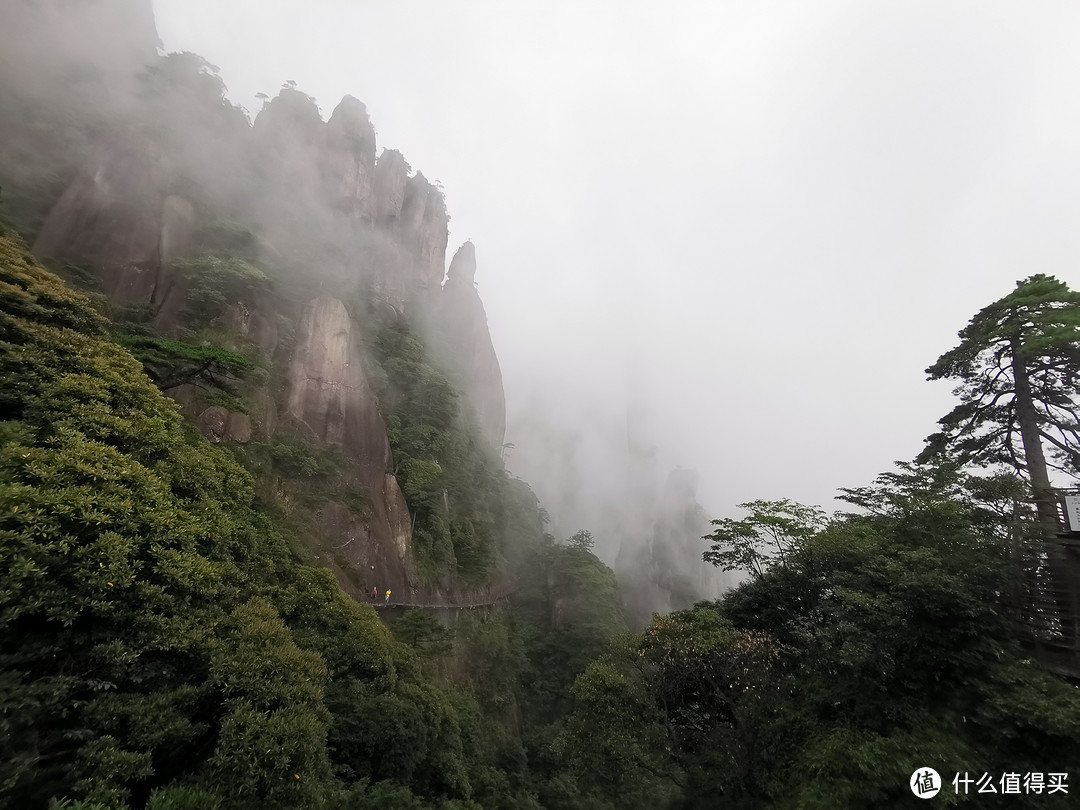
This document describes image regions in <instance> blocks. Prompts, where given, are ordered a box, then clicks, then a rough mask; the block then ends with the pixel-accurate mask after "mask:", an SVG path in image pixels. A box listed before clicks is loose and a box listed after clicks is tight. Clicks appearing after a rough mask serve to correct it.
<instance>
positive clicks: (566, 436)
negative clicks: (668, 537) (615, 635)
mask: <svg viewBox="0 0 1080 810" xmlns="http://www.w3.org/2000/svg"><path fill="white" fill-rule="evenodd" d="M154 12H155V15H156V24H157V34H158V36H159V38H160V43H161V48H162V52H164V53H172V52H181V51H190V52H193V53H195V54H199V55H200V56H202V57H204V58H205V59H206V60H207V61H208V62H209V63H210V64H212V65H213V66H216V67H217V68H219V69H220V72H218V73H216V74H215V75H216V76H219V77H220V79H221V80H222V81H224V83H225V85H226V86H227V88H228V89H227V95H226V98H227V99H228V101H229V102H231V103H232V104H235V105H237V107H239V108H240V109H237V108H236V107H232V106H231V105H229V104H225V105H223V107H222V109H221V110H220V111H219V113H220V115H219V118H218V123H217V126H219V127H221V128H222V130H229V131H240V129H242V128H245V127H247V126H248V122H247V121H244V120H243V119H244V116H245V115H246V117H247V119H248V121H255V120H256V119H257V117H258V114H259V112H260V111H261V110H262V108H263V105H264V103H265V101H264V100H263V99H261V98H260V97H259V95H258V94H260V93H261V94H266V95H267V96H269V97H271V98H274V97H276V96H278V93H279V89H280V88H282V87H287V88H292V87H295V89H286V92H285V94H284V96H285V97H286V98H288V99H291V100H292V102H295V105H294V106H293V107H291V108H289V109H292V111H293V113H295V116H296V117H295V121H293V123H292V124H290V126H295V127H298V128H300V129H303V128H304V127H305V126H311V127H314V126H316V122H315V118H318V117H321V119H322V120H326V119H329V118H330V116H331V113H332V112H333V111H334V109H335V108H336V107H337V104H338V101H339V100H340V99H341V98H342V97H343V96H345V95H347V94H348V95H351V96H354V97H355V98H357V99H359V100H360V101H361V102H363V104H364V105H365V106H366V112H367V113H368V114H369V115H370V116H371V121H372V123H373V124H374V127H375V137H376V138H377V143H378V147H379V149H380V150H382V149H383V148H387V149H392V150H399V151H400V152H401V153H402V154H403V155H404V158H405V160H407V161H408V163H409V165H410V166H412V167H414V168H415V169H416V170H419V171H422V172H423V175H424V176H425V177H426V178H429V179H431V180H432V181H434V182H435V183H436V184H437V185H436V186H432V188H436V187H437V188H439V189H441V190H442V191H443V192H444V193H445V198H446V207H447V210H448V211H449V215H450V223H449V227H450V236H449V252H448V257H449V255H452V254H453V252H454V250H455V249H456V247H457V246H458V245H460V244H461V243H463V242H464V241H466V240H471V241H472V242H473V243H475V245H476V252H477V266H478V270H477V276H476V278H477V283H478V289H479V292H480V294H481V296H482V298H483V302H484V307H485V309H486V313H487V318H488V324H489V327H490V331H491V335H492V341H493V343H494V346H495V349H496V352H497V354H498V357H499V361H500V365H501V368H502V377H503V382H504V386H505V391H506V402H507V431H506V437H505V442H506V446H505V447H504V448H503V454H504V458H505V460H506V463H507V465H508V467H509V469H510V470H511V471H513V472H514V473H516V474H517V475H519V476H521V477H522V478H523V479H525V480H526V481H528V482H529V483H530V484H531V485H532V486H533V488H534V489H535V491H536V492H537V494H538V495H539V497H540V499H541V502H542V503H543V504H544V506H545V508H546V509H547V511H548V513H549V515H550V518H551V524H550V530H551V532H552V533H553V534H555V535H556V536H559V537H564V536H568V535H569V534H571V533H573V532H574V531H576V530H578V529H582V528H585V529H589V530H590V531H592V532H593V533H594V534H595V535H596V539H597V551H598V552H599V553H600V554H601V556H602V557H603V558H604V559H605V560H606V561H608V562H609V563H613V562H614V561H615V560H616V558H617V556H618V554H619V551H620V548H622V547H623V546H624V545H625V544H627V543H629V542H631V541H633V542H646V540H644V539H642V538H646V537H648V536H651V535H652V533H653V527H652V526H651V525H642V524H643V523H644V524H648V523H649V521H650V518H649V517H647V516H643V515H642V513H641V503H642V500H643V498H644V500H646V501H649V502H650V503H653V502H655V503H661V502H662V501H663V499H664V494H663V493H664V488H665V486H666V482H667V481H668V480H669V476H670V475H671V472H672V471H673V470H677V469H682V470H692V471H694V473H695V475H696V478H695V479H694V480H696V491H695V493H694V494H693V498H694V499H696V501H697V502H698V503H700V504H701V507H702V508H703V517H704V518H709V517H720V516H735V515H737V514H738V510H737V509H735V505H736V504H738V503H740V502H743V501H748V500H751V499H756V498H767V499H778V498H784V497H789V498H792V499H794V500H798V501H801V502H804V503H809V504H820V505H823V506H825V507H826V508H834V507H835V506H836V505H837V504H836V503H835V502H834V501H833V500H832V499H833V496H834V494H835V493H836V490H837V488H838V487H841V486H857V485H860V484H864V483H867V482H868V481H869V480H870V479H872V478H873V476H874V475H875V474H877V473H878V472H881V471H883V470H886V469H888V468H889V467H890V466H891V465H892V463H893V462H894V461H896V460H904V459H910V458H912V457H913V456H914V455H915V454H916V453H917V452H918V451H919V449H920V448H921V446H922V440H923V438H924V437H925V436H926V435H928V434H929V433H931V432H933V430H934V429H935V422H936V420H937V418H938V417H939V416H941V415H942V414H944V413H945V412H946V411H947V410H948V409H949V407H950V401H951V398H950V394H949V390H948V387H947V386H946V385H944V384H942V383H938V384H931V383H928V382H926V381H925V374H924V372H923V369H925V368H926V367H927V366H928V365H929V364H931V363H932V362H933V361H934V360H935V359H936V358H937V356H938V355H940V354H941V353H942V352H944V351H945V350H947V349H948V348H950V347H951V346H952V345H953V344H954V341H955V335H956V332H957V331H958V330H959V329H960V328H961V327H962V326H963V325H964V324H965V323H966V322H967V320H968V319H969V318H970V317H971V315H972V314H974V312H976V311H977V310H978V309H979V308H980V307H982V306H983V305H985V304H986V303H988V302H990V301H992V300H994V299H996V298H998V297H1000V296H1001V295H1002V294H1004V293H1005V292H1007V291H1008V290H1009V289H1010V288H1011V287H1012V283H1013V281H1014V280H1016V279H1018V278H1021V277H1023V276H1026V275H1029V274H1030V273H1033V272H1044V273H1052V274H1056V275H1058V276H1059V277H1061V278H1063V279H1065V280H1068V279H1070V278H1071V277H1074V276H1075V270H1074V268H1075V266H1076V258H1077V253H1078V251H1080V233H1078V231H1077V229H1076V228H1075V227H1074V225H1073V223H1074V222H1075V221H1076V218H1077V214H1080V194H1078V191H1077V189H1078V188H1080V184H1077V183H1076V182H1075V180H1076V178H1077V176H1078V175H1080V137H1078V135H1080V108H1078V103H1077V101H1076V99H1075V94H1074V92H1073V86H1074V84H1075V80H1076V78H1077V76H1078V74H1080V54H1077V53H1076V51H1075V48H1074V47H1073V45H1074V43H1075V41H1076V39H1077V36H1078V34H1080V10H1077V9H1076V8H1075V7H1073V6H1071V5H1070V4H1065V3H1025V4H1023V5H1022V6H1021V5H1020V4H1017V3H982V2H980V3H974V2H972V3H950V4H946V5H942V4H939V3H930V2H908V3H903V4H901V3H871V4H866V3H853V2H819V3H814V4H812V5H807V4H797V3H776V2H773V3H759V4H753V5H752V6H748V5H746V4H737V3H724V4H681V5H680V6H679V7H678V8H676V9H668V8H665V9H660V8H658V7H655V6H652V5H647V4H643V3H629V4H621V5H620V7H619V13H617V14H616V13H614V11H613V9H612V7H610V6H609V5H607V4H600V3H594V4H575V5H573V6H571V5H561V4H556V5H551V4H539V3H530V4H514V5H512V6H510V5H505V4H504V5H495V4H490V3H479V2H471V3H455V4H453V5H441V6H436V5H432V4H427V3H418V2H404V3H395V4H385V5H381V6H371V7H368V6H357V5H355V4H346V3H343V2H311V3H305V4H302V5H301V4H290V3H269V2H262V3H258V4H256V3H254V2H234V3H228V4H222V3H210V2H203V1H202V0H185V1H184V2H179V1H178V0H157V2H155V3H154ZM129 24H130V26H132V27H138V26H145V25H146V24H147V21H146V20H130V21H120V20H112V19H111V18H110V19H108V20H104V19H103V22H102V25H101V29H100V30H99V31H98V35H99V36H100V37H106V38H107V37H113V38H115V39H116V43H117V45H116V52H117V54H118V57H117V60H118V68H117V75H119V74H120V73H121V72H122V69H123V66H125V65H127V64H130V62H131V61H132V60H133V59H135V58H136V57H139V58H141V57H144V56H145V55H144V54H135V55H130V54H129V55H128V56H125V55H124V54H125V53H126V51H125V50H124V47H123V43H125V42H128V41H134V40H135V39H136V38H135V37H127V36H126V35H125V31H124V27H125V26H126V25H129ZM81 33H82V32H81V31H76V30H73V31H72V32H71V38H72V48H73V49H75V50H73V51H72V53H73V55H74V56H73V58H75V57H77V55H78V51H77V48H78V45H77V43H78V42H79V41H80V37H81ZM17 57H18V58H15V56H12V57H10V58H9V59H7V61H5V63H4V64H5V66H6V67H5V70H8V69H15V68H14V66H16V65H19V66H20V69H22V70H25V71H26V72H27V74H28V76H29V75H30V74H33V73H34V72H35V71H39V70H43V71H45V74H46V75H44V76H43V78H42V82H43V87H44V86H45V85H47V86H48V87H50V88H54V89H53V90H52V91H51V92H54V93H55V92H57V91H56V90H55V88H56V87H63V86H64V84H63V82H59V81H56V76H57V75H58V73H57V71H59V70H60V67H58V66H56V65H52V66H51V67H50V66H48V65H47V64H46V62H45V61H42V60H40V59H39V60H36V61H35V59H34V58H33V55H32V54H30V53H21V54H18V55H17ZM125 60H126V61H125ZM27 80H29V79H27ZM100 84H102V85H104V86H107V87H109V88H110V93H111V94H112V95H113V96H114V98H113V101H112V102H110V103H111V105H112V106H108V107H105V108H102V109H101V110H99V111H98V112H99V114H100V115H101V116H102V118H103V119H104V118H107V117H108V116H109V115H112V114H113V113H114V111H116V110H122V109H127V108H129V107H130V106H131V105H133V104H134V105H136V106H137V105H138V104H140V103H153V99H152V98H151V99H150V100H149V101H146V100H145V99H144V100H143V101H139V100H138V99H139V95H138V94H139V87H138V86H137V84H136V85H134V86H130V87H129V86H127V85H125V84H123V83H122V82H119V83H117V82H112V81H111V78H110V77H108V76H104V77H100ZM42 92H44V91H42ZM66 92H67V93H68V95H69V96H77V95H78V91H77V90H73V89H72V87H71V86H68V89H67V91H66ZM36 100H37V102H38V103H40V104H41V105H42V106H45V105H46V104H48V103H49V101H50V99H48V98H45V97H42V96H41V95H40V94H39V96H38V98H37V99H36ZM174 102H175V100H174V99H172V98H171V97H170V100H169V103H168V104H166V105H165V107H164V108H163V109H159V110H155V111H154V113H153V115H152V116H151V115H148V116H147V117H148V118H155V119H156V120H162V119H164V120H166V121H167V122H168V127H169V128H170V130H171V132H172V133H173V136H174V137H175V138H176V139H177V140H178V141H179V142H182V143H183V144H185V146H184V147H183V148H184V149H187V150H189V152H190V154H188V156H187V157H186V158H183V161H184V162H185V163H186V164H189V165H190V167H191V168H192V171H193V172H194V174H195V177H194V178H193V179H194V180H195V181H196V182H199V181H206V182H203V183H202V185H203V186H204V187H213V188H215V189H217V192H216V193H218V194H220V195H221V199H219V200H216V204H219V205H222V206H224V207H226V208H230V207H231V208H232V209H233V210H237V211H240V210H243V211H246V212H248V215H249V216H251V217H253V218H254V219H257V220H258V221H260V222H261V223H262V226H261V231H260V238H261V239H262V240H263V244H262V245H261V246H260V250H261V251H262V254H263V256H264V257H266V256H269V257H272V261H273V262H276V263H277V264H278V265H280V266H281V267H285V268H291V269H292V270H295V271H296V272H295V273H294V274H293V275H292V276H291V278H292V279H293V280H294V282H296V283H300V281H298V279H302V278H303V277H304V276H303V270H304V268H310V267H312V266H317V267H318V268H319V270H318V277H319V279H322V280H325V279H329V278H336V279H338V280H342V279H350V278H353V277H354V276H356V275H357V274H359V275H361V276H362V275H363V274H364V273H365V272H366V271H365V268H364V267H358V266H357V264H356V261H357V260H356V257H357V256H363V257H366V258H365V259H364V260H363V261H366V262H368V263H370V264H374V263H379V262H384V263H385V262H390V263H394V262H403V261H405V259H403V258H402V256H401V255H399V253H397V252H396V251H397V250H398V249H397V248H396V247H395V245H394V244H392V243H391V242H388V241H386V239H385V237H383V236H380V235H379V234H378V233H376V232H374V231H370V232H362V233H359V234H358V233H355V232H351V231H349V232H347V231H343V230H341V229H340V228H338V226H337V225H335V224H334V223H336V222H338V221H339V219H338V218H337V213H338V212H335V210H334V207H333V204H332V202H328V201H327V200H325V199H323V198H321V197H319V195H318V194H317V193H316V192H315V191H314V189H315V187H316V186H317V182H316V180H315V179H313V178H312V177H311V176H308V175H307V174H305V172H310V167H311V165H313V160H314V159H313V158H312V157H311V155H305V154H300V153H296V154H293V153H291V152H281V151H279V152H274V151H273V148H274V147H273V145H269V146H267V145H266V144H265V143H264V146H266V148H267V149H269V150H270V152H264V153H262V155H263V158H262V163H261V164H260V162H259V161H258V160H252V158H251V156H250V155H242V154H238V153H237V146H236V143H238V142H237V141H236V140H234V139H230V138H229V137H221V132H220V131H214V130H212V129H211V130H207V128H206V125H205V123H197V122H199V121H202V122H205V121H206V116H205V115H200V116H196V115H193V114H191V111H190V110H186V109H184V108H183V107H182V106H176V105H175V103H174ZM193 103H197V100H193ZM198 103H201V102H198ZM170 105H172V106H170ZM315 105H317V106H315ZM57 106H63V105H61V104H58V105H57ZM282 109H285V107H282ZM188 121H191V122H196V123H192V124H190V125H188V124H187V123H186V122H188ZM102 125H103V126H106V125H107V124H106V123H103V124H102ZM259 128H260V127H259V124H258V123H256V124H255V127H254V130H253V132H252V135H253V136H254V137H255V138H256V140H258V138H259ZM303 142H304V138H303V137H299V138H294V139H291V140H290V141H289V143H290V144H292V145H291V146H289V147H288V149H293V150H294V151H295V150H296V149H297V147H296V146H295V144H296V143H303ZM282 148H285V147H282ZM241 151H242V150H241ZM300 151H301V152H302V151H303V150H302V149H301V150H300ZM266 154H272V155H274V157H273V158H272V159H271V160H267V159H266V158H265V155H266ZM73 161H74V158H73ZM303 167H307V168H303ZM294 169H295V171H294ZM266 172H271V173H276V174H277V178H278V179H277V180H275V181H274V182H275V183H276V186H275V188H276V189H277V191H276V192H275V194H269V195H268V194H253V193H252V191H251V189H252V188H253V180H252V178H253V177H256V176H260V173H261V174H265V173H266ZM210 178H212V182H210ZM276 194H281V195H286V196H288V197H289V200H288V205H286V206H284V207H283V206H279V205H278V204H277V202H276V199H277V197H276V196H275V195H276ZM298 201H299V203H298ZM297 210H299V211H303V212H304V214H303V216H302V217H301V218H300V219H299V220H298V219H297V217H296V216H295V214H294V212H295V211H297ZM311 234H322V235H324V236H326V237H327V238H325V239H321V240H320V239H319V238H312V237H311ZM361 263H363V262H361ZM435 272H436V273H437V270H436V271H435ZM320 283H322V282H320ZM433 283H437V282H433ZM686 480H689V479H686ZM646 491H647V492H648V493H649V495H648V496H647V497H646V496H643V495H642V493H643V492H646ZM650 499H652V500H650ZM635 537H636V538H638V540H637V541H634V540H633V538H635Z"/></svg>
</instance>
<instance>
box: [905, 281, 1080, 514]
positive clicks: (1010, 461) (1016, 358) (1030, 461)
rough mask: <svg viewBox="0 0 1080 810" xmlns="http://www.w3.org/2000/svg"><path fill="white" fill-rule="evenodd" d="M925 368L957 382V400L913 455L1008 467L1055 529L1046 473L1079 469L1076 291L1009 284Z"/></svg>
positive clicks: (1079, 296)
mask: <svg viewBox="0 0 1080 810" xmlns="http://www.w3.org/2000/svg"><path fill="white" fill-rule="evenodd" d="M926 372H927V374H928V375H929V377H930V379H931V380H938V379H942V378H949V379H955V380H959V381H960V385H959V386H958V387H957V388H956V389H955V391H954V392H953V393H954V394H956V395H957V396H959V397H960V404H959V405H957V406H956V407H955V408H953V410H952V411H950V412H949V413H948V414H946V415H945V416H944V417H942V418H941V420H939V424H940V425H941V427H942V430H941V431H940V432H938V433H935V434H934V435H932V436H930V437H929V438H928V439H927V440H926V445H927V446H926V448H925V449H924V450H923V452H922V454H921V455H920V456H919V461H929V460H930V459H932V458H934V457H936V456H943V455H951V456H952V457H954V458H956V459H957V460H958V461H960V462H962V463H965V464H976V465H979V466H991V465H997V464H1002V465H1005V466H1007V467H1011V468H1013V469H1015V470H1016V471H1017V472H1019V473H1021V474H1023V475H1025V476H1026V477H1027V479H1028V481H1029V482H1030V484H1031V489H1032V495H1033V496H1034V498H1035V501H1036V503H1037V505H1038V509H1039V518H1040V523H1041V524H1042V525H1043V526H1044V527H1046V528H1049V527H1051V526H1056V523H1057V515H1056V507H1055V505H1054V495H1053V488H1052V486H1051V483H1050V472H1049V471H1050V469H1057V470H1060V471H1062V472H1066V473H1068V474H1070V475H1075V474H1077V473H1078V472H1080V419H1078V416H1077V413H1078V402H1077V396H1078V391H1077V389H1078V383H1080V293H1077V292H1074V291H1072V290H1070V289H1069V287H1068V286H1067V285H1066V284H1065V283H1064V282H1061V281H1058V280H1057V279H1056V278H1054V277H1053V276H1047V275H1042V274H1039V275H1034V276H1031V277H1030V278H1027V279H1024V280H1023V281H1018V282H1017V284H1016V289H1015V290H1013V291H1012V292H1011V293H1009V294H1008V295H1006V296H1005V297H1004V298H1001V299H1000V300H998V301H995V302H994V303H992V304H990V305H989V306H987V307H985V308H983V309H982V310H981V311H980V312H979V313H978V314H977V315H975V317H974V318H972V319H971V322H970V323H969V324H968V325H967V326H966V327H964V329H963V330H961V332H960V345H958V346H957V347H956V348H954V349H951V350H950V351H948V352H946V353H945V354H943V355H942V356H941V357H939V358H938V360H937V362H936V363H934V365H932V366H930V368H928V369H927V370H926ZM1044 442H1045V443H1046V444H1047V445H1048V446H1049V448H1050V455H1049V459H1048V457H1047V454H1046V453H1045V452H1044V449H1043V447H1044V444H1043V443H1044Z"/></svg>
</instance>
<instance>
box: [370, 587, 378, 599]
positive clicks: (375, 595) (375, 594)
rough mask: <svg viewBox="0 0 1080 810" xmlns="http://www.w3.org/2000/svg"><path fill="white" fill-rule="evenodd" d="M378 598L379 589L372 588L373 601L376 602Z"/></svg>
mask: <svg viewBox="0 0 1080 810" xmlns="http://www.w3.org/2000/svg"><path fill="white" fill-rule="evenodd" d="M378 598H379V589H378V588H372V589H371V601H372V602H374V601H375V600H376V599H378Z"/></svg>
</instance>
